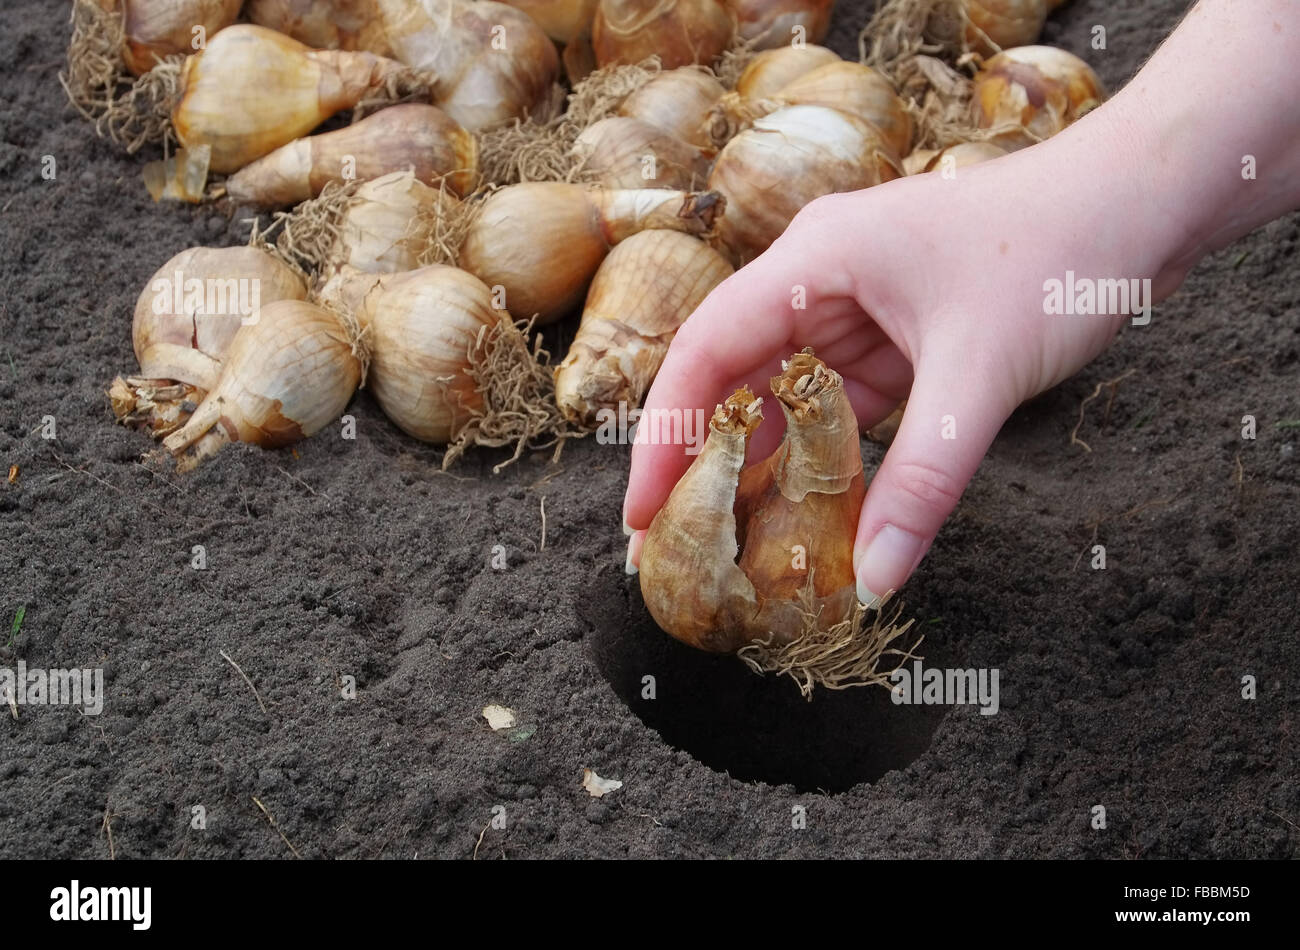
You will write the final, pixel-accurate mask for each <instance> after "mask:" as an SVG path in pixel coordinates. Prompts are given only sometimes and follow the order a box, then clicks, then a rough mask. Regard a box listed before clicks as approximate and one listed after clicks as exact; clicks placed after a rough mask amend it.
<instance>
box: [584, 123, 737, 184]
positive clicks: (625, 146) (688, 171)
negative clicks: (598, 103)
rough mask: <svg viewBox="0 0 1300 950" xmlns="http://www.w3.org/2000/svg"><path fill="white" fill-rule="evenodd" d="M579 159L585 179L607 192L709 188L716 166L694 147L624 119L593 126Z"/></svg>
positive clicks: (588, 130) (645, 125)
mask: <svg viewBox="0 0 1300 950" xmlns="http://www.w3.org/2000/svg"><path fill="white" fill-rule="evenodd" d="M573 154H574V157H575V158H576V160H577V162H578V164H579V167H580V169H581V171H582V173H583V174H584V175H585V176H587V177H589V178H590V179H591V180H593V181H595V182H596V183H598V184H600V185H601V186H603V187H605V188H676V189H682V190H690V189H692V188H698V187H700V186H701V185H703V184H704V180H705V179H706V178H708V175H709V167H710V166H711V165H712V164H713V162H712V161H711V160H710V158H709V156H708V155H706V154H705V153H704V151H703V150H701V149H699V148H696V147H695V146H694V145H691V144H689V143H687V142H683V141H682V140H681V139H679V138H677V137H676V136H675V135H672V134H670V133H668V132H665V131H663V130H662V129H659V128H657V127H655V126H653V125H651V124H650V123H649V122H645V121H642V120H641V119H633V118H629V117H628V116H621V115H620V116H611V117H610V118H608V119H601V120H600V121H599V122H594V123H592V124H591V125H589V126H587V128H586V129H584V130H583V131H582V134H581V135H579V136H578V139H577V141H576V142H574V145H573Z"/></svg>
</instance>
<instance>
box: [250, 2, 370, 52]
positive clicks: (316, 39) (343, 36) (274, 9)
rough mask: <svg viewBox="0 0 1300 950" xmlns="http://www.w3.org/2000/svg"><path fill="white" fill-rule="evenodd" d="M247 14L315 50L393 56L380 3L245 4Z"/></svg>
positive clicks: (254, 20) (261, 24) (252, 21)
mask: <svg viewBox="0 0 1300 950" xmlns="http://www.w3.org/2000/svg"><path fill="white" fill-rule="evenodd" d="M244 14H245V15H246V16H247V17H248V19H249V22H251V23H256V24H257V25H258V26H265V27H268V28H270V29H272V30H278V31H279V32H281V33H284V34H285V35H286V36H292V37H293V38H294V39H295V40H297V41H298V42H299V43H305V44H306V45H307V46H310V47H312V48H314V49H346V50H366V51H367V52H370V53H375V54H377V55H379V56H390V57H391V56H392V55H393V50H392V47H391V46H389V44H388V36H387V35H386V34H385V33H384V22H383V19H382V18H381V17H380V15H379V4H378V3H377V0H246V2H245V3H244Z"/></svg>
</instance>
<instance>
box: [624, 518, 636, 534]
mask: <svg viewBox="0 0 1300 950" xmlns="http://www.w3.org/2000/svg"><path fill="white" fill-rule="evenodd" d="M635 533H636V531H635V530H634V529H633V527H632V526H631V525H630V524H628V523H627V515H624V516H623V537H625V538H630V537H632V535H633V534H635Z"/></svg>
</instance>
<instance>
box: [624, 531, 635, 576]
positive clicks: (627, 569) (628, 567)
mask: <svg viewBox="0 0 1300 950" xmlns="http://www.w3.org/2000/svg"><path fill="white" fill-rule="evenodd" d="M633 540H635V539H633ZM636 572H637V566H636V565H635V564H633V563H632V541H629V542H628V543H627V560H625V561H624V562H623V573H624V574H635V573H636Z"/></svg>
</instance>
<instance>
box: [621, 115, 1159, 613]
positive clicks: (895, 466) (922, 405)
mask: <svg viewBox="0 0 1300 950" xmlns="http://www.w3.org/2000/svg"><path fill="white" fill-rule="evenodd" d="M1086 125H1088V120H1084V122H1081V123H1080V124H1079V126H1076V127H1075V128H1074V129H1071V130H1069V131H1068V132H1067V133H1065V134H1063V135H1062V136H1060V137H1058V139H1054V140H1052V141H1051V142H1048V143H1045V144H1043V145H1039V146H1035V147H1034V148H1031V149H1027V150H1024V151H1022V152H1018V153H1015V154H1012V155H1009V156H1007V157H1005V158H999V159H997V160H995V161H992V162H988V163H986V164H983V165H977V166H970V167H966V168H962V169H960V170H958V171H957V172H956V175H955V177H953V178H945V177H943V176H942V175H941V174H939V173H930V174H927V175H921V176H914V177H912V178H907V179H902V180H899V181H895V182H891V183H889V184H885V185H880V186H877V187H875V188H871V189H868V190H866V191H861V192H855V193H852V194H840V195H831V196H828V197H826V198H821V199H819V200H817V201H815V202H813V203H812V204H810V205H808V206H807V207H806V208H804V210H803V211H801V212H800V214H799V215H798V216H797V217H796V218H795V219H794V221H793V222H792V223H791V225H790V227H789V228H788V229H787V230H786V232H785V234H783V235H782V237H781V238H780V239H778V240H777V241H776V242H775V243H774V244H773V245H772V246H771V247H770V248H769V249H768V250H767V252H766V253H764V254H763V255H762V256H760V257H759V258H758V259H756V260H754V261H753V262H752V263H750V264H749V265H748V266H746V267H744V268H742V269H741V270H739V271H738V272H736V274H734V275H733V276H732V277H731V278H729V279H728V280H727V281H725V282H724V283H722V284H721V285H719V286H718V287H717V288H716V289H715V290H714V292H713V293H712V294H711V295H710V296H709V297H708V298H707V299H706V300H705V301H704V303H703V304H702V305H701V306H700V307H699V309H698V310H697V311H696V312H695V313H694V314H693V315H692V316H691V317H690V319H689V320H687V321H686V323H685V324H684V325H683V326H682V328H681V330H680V331H679V332H678V334H677V337H676V339H675V340H674V341H673V344H672V347H671V348H670V350H669V353H668V356H667V358H666V359H665V361H664V364H663V367H662V368H661V369H660V371H659V375H658V377H657V378H656V380H655V382H654V385H653V387H652V388H651V390H650V392H649V394H648V396H647V398H646V400H645V410H646V412H647V413H648V414H650V413H654V412H656V411H663V410H669V409H674V408H676V409H681V410H684V411H692V410H697V409H702V410H704V412H705V413H706V417H707V414H708V413H710V412H712V410H713V408H714V406H715V405H716V404H717V403H719V402H720V401H722V399H724V398H725V397H726V396H727V395H728V394H729V393H731V392H732V391H733V390H735V389H736V388H738V387H739V386H740V385H741V384H747V385H749V387H750V388H751V389H753V390H754V392H756V393H758V394H759V395H766V394H768V393H770V388H769V386H768V379H769V377H771V376H774V375H776V374H777V373H778V372H779V371H780V363H781V360H782V359H785V358H788V357H789V356H790V354H791V353H794V352H797V351H798V350H799V349H801V348H802V347H805V346H810V347H812V348H813V349H814V350H815V352H816V354H817V356H818V357H819V358H820V359H822V360H823V361H825V362H826V364H827V365H828V366H830V367H831V368H832V369H834V370H836V371H837V372H839V373H840V374H841V375H842V376H843V377H844V380H845V389H846V391H847V393H848V395H849V398H850V400H851V402H852V405H853V408H854V411H855V412H856V413H857V417H858V422H859V424H860V425H861V426H862V427H863V428H867V427H870V426H872V425H874V424H876V423H877V422H879V421H881V420H882V419H884V418H885V417H886V416H888V415H889V413H890V412H891V411H892V410H893V409H894V408H895V406H896V405H897V404H898V402H899V400H900V399H903V398H907V399H908V405H907V410H906V412H905V414H904V417H903V422H902V425H901V427H900V428H899V430H898V434H897V436H896V437H895V439H894V442H893V444H892V445H891V446H890V448H889V450H888V452H887V453H886V455H885V458H884V461H883V463H882V464H881V466H880V468H879V469H878V470H877V471H876V472H875V473H874V476H872V473H870V472H868V473H867V474H868V477H869V479H870V485H869V488H868V491H867V495H866V500H865V501H864V503H863V506H862V511H861V517H860V520H859V523H858V529H857V537H856V543H855V549H854V562H855V567H856V572H857V577H858V593H859V596H860V598H861V599H862V600H863V601H864V602H866V603H868V604H870V603H871V602H872V601H873V600H874V599H875V598H876V597H877V596H878V595H883V594H884V593H886V592H887V591H890V590H894V589H897V588H899V587H901V586H902V585H903V583H904V581H906V580H907V578H908V577H909V576H910V575H911V574H912V572H913V571H914V570H915V569H916V566H917V564H918V563H919V562H920V560H921V558H922V557H924V556H925V553H926V551H928V550H929V548H930V544H931V542H932V541H933V540H934V538H935V535H936V534H937V533H938V531H939V528H940V527H941V525H942V524H943V522H944V519H945V518H947V516H948V515H949V513H951V511H952V510H953V508H954V507H955V506H956V504H957V502H958V500H959V499H960V497H961V495H962V492H963V491H964V490H965V488H966V485H967V483H968V482H969V481H970V480H971V477H972V476H973V475H974V474H975V470H976V468H977V467H978V466H979V464H980V460H981V459H982V458H983V456H984V454H985V452H986V451H987V450H988V448H989V446H990V444H991V443H992V441H993V438H994V436H995V435H996V434H997V432H998V430H999V428H1000V427H1001V426H1002V424H1003V422H1004V421H1006V419H1007V417H1008V416H1009V415H1010V414H1011V412H1012V411H1013V410H1014V409H1015V408H1016V406H1018V405H1019V404H1020V403H1021V402H1022V401H1024V400H1025V399H1028V398H1030V397H1032V396H1034V395H1035V394H1037V393H1040V392H1042V391H1043V390H1045V389H1048V388H1049V387H1051V386H1054V385H1056V384H1057V383H1059V382H1061V381H1062V380H1064V379H1066V378H1067V377H1069V376H1070V375H1071V374H1073V373H1074V372H1075V371H1077V370H1078V369H1079V368H1080V367H1082V366H1083V365H1084V364H1086V363H1087V362H1088V361H1089V360H1091V359H1092V358H1093V357H1095V356H1096V355H1097V354H1098V353H1099V352H1101V350H1102V349H1104V348H1105V346H1106V345H1107V344H1108V342H1109V341H1110V340H1111V339H1112V337H1113V336H1114V334H1115V332H1116V330H1117V329H1118V327H1119V326H1120V325H1121V324H1122V323H1123V322H1125V321H1126V320H1127V319H1128V316H1127V315H1112V316H1064V315H1049V314H1047V313H1045V306H1044V298H1045V292H1044V282H1045V281H1047V280H1049V279H1052V278H1055V279H1058V280H1062V281H1064V280H1065V279H1066V271H1067V270H1073V271H1074V272H1075V273H1076V274H1078V275H1081V276H1082V275H1087V276H1089V277H1097V278H1102V277H1106V278H1110V277H1113V278H1142V277H1150V276H1153V275H1157V274H1158V272H1159V271H1160V269H1161V267H1162V265H1163V263H1164V262H1163V259H1162V258H1161V257H1160V255H1159V254H1158V253H1157V249H1156V248H1155V247H1154V246H1153V245H1154V243H1155V242H1152V241H1148V240H1145V239H1144V238H1143V237H1142V236H1141V235H1139V234H1138V233H1137V231H1138V229H1135V228H1132V227H1128V228H1117V227H1115V222H1114V218H1113V217H1109V218H1108V215H1114V214H1115V213H1116V206H1115V203H1116V202H1122V201H1123V200H1124V191H1123V189H1110V190H1107V189H1106V188H1105V187H1103V184H1104V182H1105V179H1106V176H1107V171H1108V169H1107V167H1106V163H1107V162H1108V161H1109V162H1116V163H1122V162H1124V160H1125V158H1126V156H1123V155H1119V154H1110V155H1108V154H1106V153H1105V151H1104V150H1102V151H1100V152H1098V151H1096V150H1090V149H1088V148H1087V147H1086V146H1087V143H1088V139H1087V138H1086V134H1085V132H1086V130H1083V129H1082V128H1081V127H1082V126H1086ZM1071 133H1074V134H1071ZM1127 179H1128V180H1129V181H1133V180H1134V175H1133V174H1132V171H1131V166H1129V169H1128V174H1127ZM1112 181H1113V179H1112ZM1135 185H1136V186H1137V187H1138V188H1140V183H1137V182H1135ZM1162 283H1163V284H1168V283H1169V278H1164V279H1162V280H1161V279H1158V280H1157V287H1160V285H1161V284H1162ZM1157 292H1160V291H1159V290H1158V291H1157ZM780 415H781V414H780V413H778V412H773V411H770V410H769V411H768V412H767V413H766V416H765V421H764V422H763V424H762V425H761V426H760V427H759V429H758V431H757V432H756V433H755V435H754V437H753V439H752V442H751V446H750V458H751V460H752V459H756V458H761V457H763V456H764V455H766V454H768V453H770V452H771V451H772V450H773V449H774V448H775V446H776V445H777V443H778V441H779V439H780V436H781V432H782V430H783V427H784V422H783V420H782V419H781V417H780ZM691 460H692V456H691V455H689V454H687V453H686V451H685V449H684V447H683V446H681V445H664V444H651V443H648V442H647V443H638V444H636V445H634V447H633V451H632V469H631V474H630V477H629V482H628V490H627V497H626V499H625V502H624V530H625V531H627V532H630V533H631V534H632V537H631V540H630V542H629V548H628V565H629V569H631V568H632V567H633V566H635V565H636V564H637V563H639V552H640V546H641V541H642V539H643V536H644V532H645V529H647V528H648V527H649V526H650V522H651V520H652V519H653V517H654V515H655V513H656V512H657V511H658V510H659V508H660V507H661V506H662V505H663V503H664V502H665V500H666V499H667V498H668V495H669V493H670V492H671V491H672V488H673V486H674V485H675V484H676V482H677V479H678V478H679V477H680V476H681V475H682V473H683V472H684V471H685V470H686V467H687V466H688V465H689V464H690V462H691Z"/></svg>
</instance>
